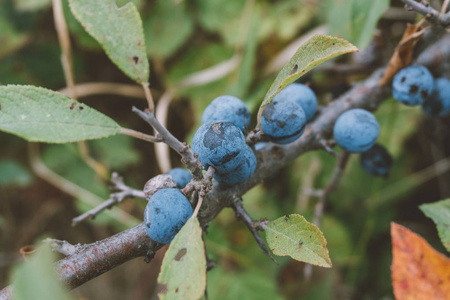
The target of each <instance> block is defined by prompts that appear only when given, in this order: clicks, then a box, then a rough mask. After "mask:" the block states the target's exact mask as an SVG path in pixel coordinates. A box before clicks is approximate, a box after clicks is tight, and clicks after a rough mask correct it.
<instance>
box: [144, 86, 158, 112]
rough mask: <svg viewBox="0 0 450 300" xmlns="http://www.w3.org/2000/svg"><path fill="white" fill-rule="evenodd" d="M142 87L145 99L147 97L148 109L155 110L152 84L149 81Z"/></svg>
mask: <svg viewBox="0 0 450 300" xmlns="http://www.w3.org/2000/svg"><path fill="white" fill-rule="evenodd" d="M142 88H143V89H144V93H145V99H147V103H148V109H149V110H150V111H151V112H154V111H155V104H154V102H153V96H152V92H151V91H150V85H149V83H148V82H146V83H143V84H142Z"/></svg>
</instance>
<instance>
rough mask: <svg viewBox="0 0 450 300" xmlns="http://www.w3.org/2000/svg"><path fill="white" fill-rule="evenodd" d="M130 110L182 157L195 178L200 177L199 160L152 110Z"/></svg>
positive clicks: (134, 108)
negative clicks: (162, 123) (163, 124)
mask: <svg viewBox="0 0 450 300" xmlns="http://www.w3.org/2000/svg"><path fill="white" fill-rule="evenodd" d="M132 111H133V112H134V113H136V114H137V115H138V116H139V117H141V118H142V119H143V120H144V121H146V122H147V123H148V124H150V126H152V127H153V129H155V130H156V131H157V132H158V133H159V136H160V137H161V139H162V141H163V142H164V143H166V144H167V145H169V147H170V148H172V149H173V150H175V151H176V152H177V153H178V154H180V156H181V157H182V159H181V161H182V162H183V163H184V164H186V166H187V167H188V169H189V170H190V171H191V173H192V175H193V177H194V178H195V179H202V178H203V174H202V169H203V167H202V164H201V163H200V160H199V159H198V157H197V156H196V155H194V153H192V151H191V150H190V148H189V146H188V145H187V144H186V143H182V142H180V141H179V140H178V139H177V138H176V137H175V136H173V135H172V133H170V131H168V130H167V128H165V127H164V126H162V125H161V123H160V122H159V121H158V119H156V117H155V115H154V113H153V112H151V111H149V110H145V111H142V110H140V109H138V108H136V107H134V106H133V108H132Z"/></svg>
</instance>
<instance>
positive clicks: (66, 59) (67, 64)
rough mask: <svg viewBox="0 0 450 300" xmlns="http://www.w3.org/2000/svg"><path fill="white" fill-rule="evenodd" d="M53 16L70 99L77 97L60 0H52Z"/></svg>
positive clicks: (68, 38) (67, 32)
mask: <svg viewBox="0 0 450 300" xmlns="http://www.w3.org/2000/svg"><path fill="white" fill-rule="evenodd" d="M53 18H54V21H55V27H56V32H57V33H58V40H59V44H60V45H61V50H62V54H61V63H62V65H63V70H64V77H65V79H66V84H67V87H68V88H69V90H70V96H71V98H72V99H77V94H76V89H75V80H74V77H73V64H72V51H71V45H70V37H69V30H68V29H67V24H66V20H65V18H64V12H63V8H62V3H61V0H53Z"/></svg>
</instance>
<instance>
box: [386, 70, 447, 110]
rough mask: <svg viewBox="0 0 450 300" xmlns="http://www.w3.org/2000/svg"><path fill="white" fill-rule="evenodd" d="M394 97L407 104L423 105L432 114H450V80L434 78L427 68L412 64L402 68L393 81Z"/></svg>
mask: <svg viewBox="0 0 450 300" xmlns="http://www.w3.org/2000/svg"><path fill="white" fill-rule="evenodd" d="M392 94H393V95H394V98H395V99H396V100H397V101H399V102H401V103H403V104H406V105H409V106H415V105H422V108H423V110H424V111H425V112H426V113H427V114H429V115H432V116H439V117H441V116H445V115H448V114H450V80H449V79H447V78H437V79H434V78H433V75H432V74H431V73H430V71H428V69H427V68H425V67H423V66H419V65H412V66H409V67H407V68H404V69H402V70H400V71H399V72H398V73H397V74H396V75H395V77H394V80H393V82H392Z"/></svg>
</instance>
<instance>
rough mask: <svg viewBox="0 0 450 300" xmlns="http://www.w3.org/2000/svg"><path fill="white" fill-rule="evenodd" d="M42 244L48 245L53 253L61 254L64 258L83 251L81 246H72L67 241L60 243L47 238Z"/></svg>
mask: <svg viewBox="0 0 450 300" xmlns="http://www.w3.org/2000/svg"><path fill="white" fill-rule="evenodd" d="M44 243H47V244H50V247H51V249H52V251H53V252H58V253H61V254H62V255H65V256H70V255H73V254H75V253H76V252H78V251H80V250H81V249H83V246H82V245H81V244H76V245H72V244H70V243H69V242H67V241H61V240H56V239H51V238H47V239H45V240H44Z"/></svg>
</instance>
